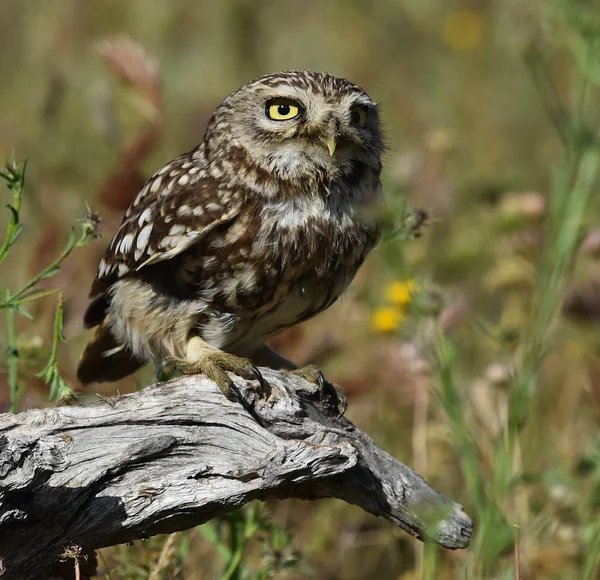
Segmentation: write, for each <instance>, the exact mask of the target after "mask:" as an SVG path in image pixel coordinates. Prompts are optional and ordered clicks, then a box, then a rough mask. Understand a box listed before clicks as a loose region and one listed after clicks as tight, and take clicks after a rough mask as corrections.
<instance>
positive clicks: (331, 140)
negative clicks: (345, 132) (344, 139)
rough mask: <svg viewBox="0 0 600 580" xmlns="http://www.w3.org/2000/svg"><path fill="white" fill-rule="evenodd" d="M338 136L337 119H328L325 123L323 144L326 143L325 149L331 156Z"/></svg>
mask: <svg viewBox="0 0 600 580" xmlns="http://www.w3.org/2000/svg"><path fill="white" fill-rule="evenodd" d="M339 136H340V130H339V128H338V123H337V121H336V120H335V119H329V121H327V125H325V144H326V145H327V150H328V151H329V155H330V156H331V157H333V154H334V153H335V149H336V147H337V140H338V137H339Z"/></svg>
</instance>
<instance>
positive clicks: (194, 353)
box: [156, 336, 266, 401]
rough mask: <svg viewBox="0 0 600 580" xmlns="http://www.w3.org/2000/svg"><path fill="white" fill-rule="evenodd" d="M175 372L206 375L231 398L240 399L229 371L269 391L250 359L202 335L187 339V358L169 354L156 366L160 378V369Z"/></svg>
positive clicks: (262, 389) (233, 399)
mask: <svg viewBox="0 0 600 580" xmlns="http://www.w3.org/2000/svg"><path fill="white" fill-rule="evenodd" d="M174 371H179V372H180V373H181V374H183V375H199V374H202V375H206V376H207V377H208V378H209V379H210V380H211V381H213V382H215V383H216V384H217V386H218V387H219V388H220V389H221V391H222V392H223V394H224V395H225V396H226V397H227V398H228V399H229V400H231V401H235V400H238V397H237V394H236V393H235V392H234V385H233V383H232V381H231V379H230V378H229V376H228V375H227V371H229V372H232V373H234V374H235V375H237V376H239V377H241V378H243V379H246V380H248V381H252V380H257V381H258V382H259V383H260V387H261V391H263V392H264V391H265V390H266V389H265V383H264V379H263V377H262V375H261V374H260V372H259V371H258V369H257V368H256V367H255V366H254V365H253V364H252V361H251V360H250V359H247V358H241V357H238V356H236V355H233V354H229V353H227V352H223V351H222V350H219V349H216V348H214V347H212V346H210V345H209V344H207V343H206V342H204V340H202V339H201V338H200V337H199V336H193V337H192V338H191V339H190V341H189V342H188V344H187V349H186V358H185V359H179V358H175V357H167V358H165V359H163V360H162V361H161V362H160V363H159V365H158V366H157V367H156V374H157V377H158V375H159V374H160V373H161V372H164V373H167V374H169V373H172V372H174Z"/></svg>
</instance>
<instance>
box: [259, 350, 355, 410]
mask: <svg viewBox="0 0 600 580" xmlns="http://www.w3.org/2000/svg"><path fill="white" fill-rule="evenodd" d="M251 358H252V362H254V363H255V364H257V365H259V366H266V367H270V368H272V369H283V370H285V371H287V372H289V373H290V374H293V375H298V376H299V377H302V378H303V379H305V380H307V381H308V382H309V383H313V384H315V385H317V386H318V387H319V392H320V393H321V395H322V397H323V399H324V400H325V401H327V402H328V403H333V404H334V405H335V406H336V407H337V409H338V411H339V413H340V415H343V414H344V413H345V412H346V407H347V406H348V402H347V399H346V395H345V393H344V391H342V389H340V387H338V386H337V385H334V384H333V383H330V382H329V381H328V380H327V379H326V378H325V377H324V376H323V373H322V372H321V369H320V368H319V367H318V366H317V365H307V366H305V367H302V368H300V369H299V368H298V367H297V366H296V365H295V364H294V363H293V362H292V361H290V360H288V359H287V358H285V357H284V356H283V355H281V354H279V353H278V352H277V351H276V350H275V349H273V348H271V347H270V346H269V345H268V344H263V345H262V346H261V347H260V348H258V349H257V350H255V351H254V353H253V354H252V357H251Z"/></svg>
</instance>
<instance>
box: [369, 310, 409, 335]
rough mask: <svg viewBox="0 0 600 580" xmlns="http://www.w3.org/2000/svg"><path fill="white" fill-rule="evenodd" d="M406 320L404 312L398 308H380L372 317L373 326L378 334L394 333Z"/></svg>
mask: <svg viewBox="0 0 600 580" xmlns="http://www.w3.org/2000/svg"><path fill="white" fill-rule="evenodd" d="M403 319H404V312H402V311H401V310H398V309H397V308H390V307H387V308H378V309H377V310H375V311H374V312H373V314H372V316H371V326H372V327H373V329H374V330H375V331H377V332H393V331H394V330H396V329H397V328H398V327H399V326H400V323H401V322H402V320H403Z"/></svg>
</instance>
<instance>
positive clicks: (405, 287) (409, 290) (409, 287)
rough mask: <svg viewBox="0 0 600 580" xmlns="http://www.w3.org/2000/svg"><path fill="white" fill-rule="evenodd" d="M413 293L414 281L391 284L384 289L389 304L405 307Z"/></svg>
mask: <svg viewBox="0 0 600 580" xmlns="http://www.w3.org/2000/svg"><path fill="white" fill-rule="evenodd" d="M414 293H415V281H414V280H405V281H402V282H401V281H397V282H392V283H391V284H390V285H389V286H388V287H387V289H386V292H385V295H386V298H387V300H388V302H389V303H390V304H394V305H396V306H406V305H407V304H410V301H411V299H412V295H413V294H414Z"/></svg>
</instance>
